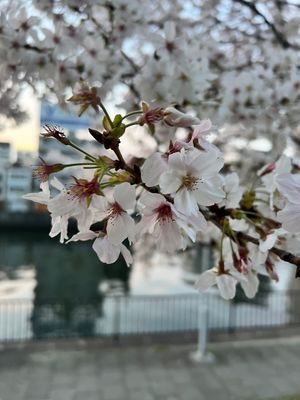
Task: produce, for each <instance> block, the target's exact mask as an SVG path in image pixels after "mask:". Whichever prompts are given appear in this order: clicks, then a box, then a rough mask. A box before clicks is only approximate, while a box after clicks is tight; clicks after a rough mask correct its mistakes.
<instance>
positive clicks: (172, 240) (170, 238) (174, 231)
mask: <svg viewBox="0 0 300 400" xmlns="http://www.w3.org/2000/svg"><path fill="white" fill-rule="evenodd" d="M139 201H140V204H141V205H142V207H143V208H142V211H141V212H142V219H141V221H140V222H139V223H138V225H137V231H138V233H139V235H143V234H144V233H146V232H149V233H151V234H153V236H154V237H155V238H156V239H157V243H158V246H159V248H160V249H162V250H164V251H167V252H173V251H175V250H178V249H183V248H184V247H185V240H184V234H186V235H187V236H188V237H189V238H190V239H191V240H192V241H195V240H196V232H198V231H200V230H203V229H205V227H206V221H205V219H204V217H203V215H202V214H201V213H199V212H198V214H197V215H196V216H194V217H191V218H190V219H187V220H186V218H185V216H184V215H181V214H180V213H179V212H178V211H177V210H176V209H175V207H174V206H173V204H172V203H170V202H168V201H167V200H166V199H165V198H164V197H163V196H162V195H161V194H155V193H149V192H144V193H143V194H142V196H141V198H140V200H139Z"/></svg>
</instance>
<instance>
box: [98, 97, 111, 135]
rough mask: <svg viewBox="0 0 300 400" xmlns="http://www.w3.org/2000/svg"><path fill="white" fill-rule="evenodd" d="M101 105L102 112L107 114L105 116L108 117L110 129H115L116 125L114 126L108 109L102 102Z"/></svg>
mask: <svg viewBox="0 0 300 400" xmlns="http://www.w3.org/2000/svg"><path fill="white" fill-rule="evenodd" d="M99 105H100V107H101V108H102V110H103V112H104V114H105V116H106V118H107V120H108V123H109V125H110V127H111V128H112V129H113V127H114V124H113V122H112V120H111V118H110V116H109V114H108V111H107V109H106V108H105V107H104V105H103V103H102V102H100V103H99Z"/></svg>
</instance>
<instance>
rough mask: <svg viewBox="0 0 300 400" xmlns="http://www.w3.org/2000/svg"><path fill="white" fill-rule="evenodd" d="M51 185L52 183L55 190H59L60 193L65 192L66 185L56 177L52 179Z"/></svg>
mask: <svg viewBox="0 0 300 400" xmlns="http://www.w3.org/2000/svg"><path fill="white" fill-rule="evenodd" d="M50 183H51V186H53V187H54V188H55V189H57V190H59V191H60V192H61V191H63V190H65V187H64V185H63V184H62V183H61V181H59V180H58V179H57V178H56V177H54V178H53V179H51V181H50Z"/></svg>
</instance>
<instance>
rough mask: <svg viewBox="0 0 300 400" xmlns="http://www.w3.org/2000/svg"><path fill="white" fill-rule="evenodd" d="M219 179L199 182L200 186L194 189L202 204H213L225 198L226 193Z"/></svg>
mask: <svg viewBox="0 0 300 400" xmlns="http://www.w3.org/2000/svg"><path fill="white" fill-rule="evenodd" d="M219 183H220V181H219V180H218V179H210V180H209V181H205V182H198V188H197V190H195V191H194V196H195V197H196V199H197V202H198V204H199V205H201V206H212V205H213V204H218V203H219V202H220V201H222V200H223V199H224V196H225V193H224V191H223V189H222V188H221V187H220V185H219Z"/></svg>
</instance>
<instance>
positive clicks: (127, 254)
mask: <svg viewBox="0 0 300 400" xmlns="http://www.w3.org/2000/svg"><path fill="white" fill-rule="evenodd" d="M121 254H122V256H123V257H124V260H125V262H126V264H127V267H129V266H130V265H131V264H132V263H133V258H132V254H131V253H130V251H129V250H128V249H127V247H126V246H125V245H124V244H121Z"/></svg>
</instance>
